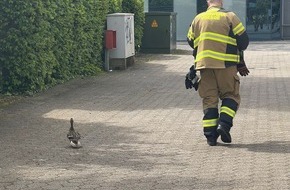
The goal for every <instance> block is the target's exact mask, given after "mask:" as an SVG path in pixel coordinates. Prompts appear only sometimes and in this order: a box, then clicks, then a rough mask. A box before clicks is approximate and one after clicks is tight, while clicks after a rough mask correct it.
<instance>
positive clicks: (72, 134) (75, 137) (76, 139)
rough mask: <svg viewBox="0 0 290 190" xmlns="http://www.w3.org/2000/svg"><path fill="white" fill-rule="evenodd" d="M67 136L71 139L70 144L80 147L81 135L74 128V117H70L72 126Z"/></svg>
mask: <svg viewBox="0 0 290 190" xmlns="http://www.w3.org/2000/svg"><path fill="white" fill-rule="evenodd" d="M67 138H68V140H69V141H70V145H71V146H72V147H73V148H80V147H81V146H82V145H81V143H80V138H81V135H80V134H79V133H78V132H76V131H75V129H74V120H73V118H71V119H70V128H69V132H68V134H67Z"/></svg>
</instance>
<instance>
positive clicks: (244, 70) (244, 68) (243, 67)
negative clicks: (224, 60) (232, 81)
mask: <svg viewBox="0 0 290 190" xmlns="http://www.w3.org/2000/svg"><path fill="white" fill-rule="evenodd" d="M237 69H238V72H239V73H240V75H241V76H247V75H248V74H249V73H250V71H249V69H248V68H247V65H246V63H245V61H244V60H241V61H240V63H239V64H237Z"/></svg>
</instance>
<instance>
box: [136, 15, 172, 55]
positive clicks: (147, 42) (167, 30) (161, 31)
mask: <svg viewBox="0 0 290 190" xmlns="http://www.w3.org/2000/svg"><path fill="white" fill-rule="evenodd" d="M175 49H176V13H173V12H147V13H145V24H144V34H143V38H142V46H141V52H143V53H172V50H175Z"/></svg>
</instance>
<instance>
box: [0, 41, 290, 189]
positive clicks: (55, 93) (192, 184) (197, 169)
mask: <svg viewBox="0 0 290 190" xmlns="http://www.w3.org/2000/svg"><path fill="white" fill-rule="evenodd" d="M178 48H180V49H182V51H183V53H182V54H147V55H144V54H142V55H140V56H137V57H136V64H135V65H134V66H132V67H130V68H129V69H127V70H124V71H113V72H110V73H105V74H102V75H100V76H97V77H91V78H87V79H75V80H72V81H70V82H68V83H66V84H63V85H59V86H57V87H54V88H52V89H49V90H48V91H47V92H44V93H41V94H38V95H36V96H34V97H29V98H25V99H23V100H21V101H19V102H16V103H15V104H13V105H10V106H9V107H7V108H5V109H1V110H0V121H1V122H0V143H1V147H0V189H1V190H50V189H58V190H60V189H61V190H66V189H67V190H74V189H78V190H93V189H96V190H99V189H100V190H102V189H104V190H110V189H114V190H115V189H116V190H135V189H136V190H192V189H203V190H204V189H217V190H227V189H229V190H232V189H253V190H267V189H269V190H273V189H281V190H282V189H283V190H284V189H290V162H289V161H290V119H289V118H290V97H289V94H290V54H289V52H290V42H289V41H276V42H254V43H251V45H250V47H249V49H248V50H247V51H246V53H245V56H246V62H247V64H248V67H249V68H250V72H251V73H250V75H249V76H248V77H243V78H241V94H242V103H241V106H240V109H239V111H238V113H237V115H236V118H235V121H234V127H233V129H232V132H231V133H232V138H233V142H232V144H230V145H225V144H223V143H222V142H221V141H220V140H219V144H218V146H216V147H209V146H208V145H207V144H206V140H205V138H204V137H203V134H202V127H201V119H202V106H201V99H200V98H199V96H198V94H197V93H196V92H195V91H192V90H186V89H185V87H184V76H185V74H186V73H187V71H188V69H189V67H190V65H191V64H192V61H193V58H192V56H191V55H190V54H191V53H190V51H189V49H188V48H187V46H186V44H179V45H178ZM71 117H73V118H74V120H75V128H76V130H77V131H78V132H79V133H81V135H82V136H83V138H82V139H81V143H82V145H83V148H80V149H72V148H70V146H69V142H68V140H67V139H66V134H67V132H68V129H69V119H70V118H71Z"/></svg>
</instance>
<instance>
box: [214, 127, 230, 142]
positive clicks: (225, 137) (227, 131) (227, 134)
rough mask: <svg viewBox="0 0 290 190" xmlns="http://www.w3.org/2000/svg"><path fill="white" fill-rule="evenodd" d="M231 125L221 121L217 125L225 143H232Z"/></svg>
mask: <svg viewBox="0 0 290 190" xmlns="http://www.w3.org/2000/svg"><path fill="white" fill-rule="evenodd" d="M230 129H231V127H230V126H228V125H227V124H225V123H219V124H218V127H217V132H218V133H219V134H220V136H221V139H222V141H223V142H225V143H231V142H232V137H231V134H230Z"/></svg>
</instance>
